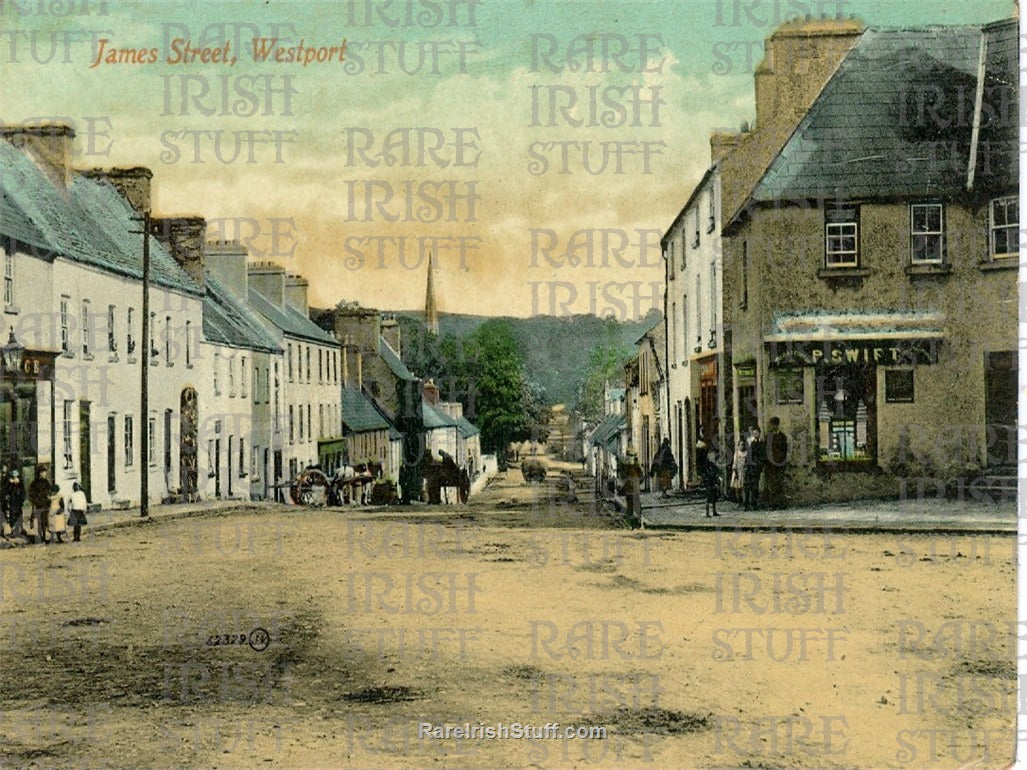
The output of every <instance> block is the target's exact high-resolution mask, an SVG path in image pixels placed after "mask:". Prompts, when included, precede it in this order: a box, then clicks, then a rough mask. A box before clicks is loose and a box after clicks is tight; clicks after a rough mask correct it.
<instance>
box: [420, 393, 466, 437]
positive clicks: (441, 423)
mask: <svg viewBox="0 0 1027 770" xmlns="http://www.w3.org/2000/svg"><path fill="white" fill-rule="evenodd" d="M421 411H422V413H423V417H422V420H423V421H424V427H425V428H427V429H429V430H432V429H434V428H456V427H458V425H457V421H456V420H455V419H454V418H453V417H450V416H449V415H448V414H446V413H445V412H444V411H442V410H441V409H439V408H438V407H436V406H432V405H431V404H429V403H428V401H427V400H425V399H421Z"/></svg>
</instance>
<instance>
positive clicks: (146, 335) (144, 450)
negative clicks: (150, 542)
mask: <svg viewBox="0 0 1027 770" xmlns="http://www.w3.org/2000/svg"><path fill="white" fill-rule="evenodd" d="M135 219H136V220H137V221H140V218H139V217H135ZM141 221H142V225H143V229H142V236H143V324H142V327H143V328H142V332H141V337H142V339H141V340H140V342H142V344H143V353H142V355H141V356H139V515H140V516H141V517H144V518H145V517H147V516H149V515H150V463H149V457H150V388H149V383H150V377H149V375H150V356H152V355H153V350H152V348H151V345H150V212H149V210H147V211H144V212H143V214H142V217H141ZM135 232H137V233H138V232H140V231H138V230H136V231H135Z"/></svg>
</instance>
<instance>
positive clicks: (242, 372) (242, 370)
mask: <svg viewBox="0 0 1027 770" xmlns="http://www.w3.org/2000/svg"><path fill="white" fill-rule="evenodd" d="M247 374H248V372H247V371H246V356H243V357H242V360H241V361H240V362H239V395H240V396H242V397H243V398H246V375H247Z"/></svg>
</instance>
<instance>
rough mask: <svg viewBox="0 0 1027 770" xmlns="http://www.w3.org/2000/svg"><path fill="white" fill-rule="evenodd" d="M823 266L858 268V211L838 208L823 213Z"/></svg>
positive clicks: (850, 207)
mask: <svg viewBox="0 0 1027 770" xmlns="http://www.w3.org/2000/svg"><path fill="white" fill-rule="evenodd" d="M824 245H825V250H824V264H825V266H826V267H859V209H857V208H855V207H854V206H840V207H838V208H833V209H826V210H825V211H824Z"/></svg>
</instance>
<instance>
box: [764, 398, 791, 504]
mask: <svg viewBox="0 0 1027 770" xmlns="http://www.w3.org/2000/svg"><path fill="white" fill-rule="evenodd" d="M787 464H788V437H787V436H786V435H785V434H784V433H782V432H781V420H780V419H778V418H777V417H771V418H770V423H769V430H768V431H767V465H766V468H765V470H764V472H765V473H766V475H767V487H766V498H767V507H768V508H770V509H771V510H772V511H777V510H780V509H782V508H784V507H785V494H784V477H785V466H786V465H787Z"/></svg>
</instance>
